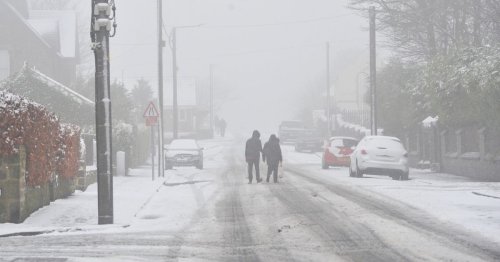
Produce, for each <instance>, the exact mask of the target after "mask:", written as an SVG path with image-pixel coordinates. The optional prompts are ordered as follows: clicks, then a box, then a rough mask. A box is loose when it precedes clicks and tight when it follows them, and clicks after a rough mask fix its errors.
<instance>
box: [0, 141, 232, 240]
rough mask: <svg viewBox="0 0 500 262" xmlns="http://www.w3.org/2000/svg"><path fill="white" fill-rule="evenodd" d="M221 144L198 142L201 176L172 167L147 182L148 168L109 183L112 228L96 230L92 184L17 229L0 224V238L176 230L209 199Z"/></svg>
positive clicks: (97, 226) (41, 211)
mask: <svg viewBox="0 0 500 262" xmlns="http://www.w3.org/2000/svg"><path fill="white" fill-rule="evenodd" d="M226 140H227V139H226ZM221 141H224V139H219V140H207V141H201V142H200V144H201V146H203V147H204V148H205V150H204V154H205V169H204V170H198V169H196V168H194V167H176V168H175V169H174V170H166V171H165V177H164V178H162V177H160V178H159V177H157V175H158V174H157V168H155V180H152V175H151V166H143V167H139V168H136V169H131V170H130V173H129V176H126V177H121V176H120V177H116V176H115V177H113V193H114V224H113V225H97V217H98V213H97V184H92V185H90V186H89V187H88V188H87V190H86V191H85V192H82V191H76V192H75V193H74V194H73V195H72V196H70V197H68V198H66V199H58V200H56V201H54V202H52V203H50V205H48V206H45V207H43V208H41V209H39V210H38V211H36V212H34V213H33V214H31V216H30V217H28V218H27V219H26V220H25V221H24V222H23V223H21V224H12V223H5V224H0V236H1V235H8V234H15V233H21V232H50V233H62V232H65V233H75V234H78V233H85V232H95V231H97V230H98V231H99V232H116V231H117V230H118V231H119V230H123V229H124V228H127V230H151V229H155V228H158V229H159V228H161V229H167V230H168V228H169V227H167V226H168V225H170V226H172V227H175V226H178V224H179V223H183V221H185V220H186V219H187V218H189V217H190V216H191V215H192V214H193V212H195V210H196V207H197V203H199V201H200V199H199V198H208V197H210V195H211V194H212V193H213V191H214V188H215V185H214V184H212V181H213V180H214V177H213V176H214V174H216V173H217V172H214V169H217V168H219V167H221V166H223V163H221V161H222V160H223V159H222V156H221V154H219V153H220V152H221V151H222V146H221ZM153 196H155V197H154V198H153ZM162 214H163V215H162Z"/></svg>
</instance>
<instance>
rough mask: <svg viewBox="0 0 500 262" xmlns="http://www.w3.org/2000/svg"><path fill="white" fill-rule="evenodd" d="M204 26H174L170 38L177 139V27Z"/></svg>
mask: <svg viewBox="0 0 500 262" xmlns="http://www.w3.org/2000/svg"><path fill="white" fill-rule="evenodd" d="M200 26H203V24H199V25H187V26H174V27H173V28H172V34H171V38H170V41H171V43H170V47H171V48H172V71H173V72H172V73H173V74H172V81H173V83H172V89H173V94H172V96H173V102H172V114H173V117H172V120H173V123H172V128H173V133H172V135H173V138H174V139H177V138H178V133H179V109H178V105H177V29H181V28H194V27H200Z"/></svg>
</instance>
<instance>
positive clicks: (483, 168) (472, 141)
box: [403, 126, 500, 181]
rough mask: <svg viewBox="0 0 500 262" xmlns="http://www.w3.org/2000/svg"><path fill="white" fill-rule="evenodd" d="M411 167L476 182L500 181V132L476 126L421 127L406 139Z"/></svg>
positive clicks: (408, 134) (407, 135)
mask: <svg viewBox="0 0 500 262" xmlns="http://www.w3.org/2000/svg"><path fill="white" fill-rule="evenodd" d="M403 141H405V146H406V148H407V149H408V151H409V152H410V154H409V155H410V159H409V160H410V165H411V166H413V167H418V168H431V169H433V170H434V171H440V172H446V173H451V174H456V175H460V176H466V177H470V178H473V179H476V180H485V181H500V147H499V146H500V133H498V131H495V130H493V129H489V128H485V127H477V126H466V127H461V128H449V127H442V126H432V127H427V128H426V127H420V128H418V129H417V130H415V131H413V132H408V133H407V134H406V136H405V139H403Z"/></svg>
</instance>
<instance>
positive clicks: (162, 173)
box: [158, 0, 165, 177]
mask: <svg viewBox="0 0 500 262" xmlns="http://www.w3.org/2000/svg"><path fill="white" fill-rule="evenodd" d="M162 1H163V0H158V105H159V106H160V110H159V111H160V112H159V113H160V124H159V125H158V131H159V132H158V176H161V177H164V176H165V170H164V168H163V165H164V163H163V160H164V159H165V158H164V152H163V144H164V134H163V130H165V129H163V127H164V126H163V123H164V119H163V115H164V114H163V112H164V107H163V47H164V42H163V35H162V32H163V31H162V29H163V7H162Z"/></svg>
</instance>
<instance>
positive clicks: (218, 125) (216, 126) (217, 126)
mask: <svg viewBox="0 0 500 262" xmlns="http://www.w3.org/2000/svg"><path fill="white" fill-rule="evenodd" d="M214 127H215V133H217V132H219V130H220V119H219V117H218V116H215V117H214Z"/></svg>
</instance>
